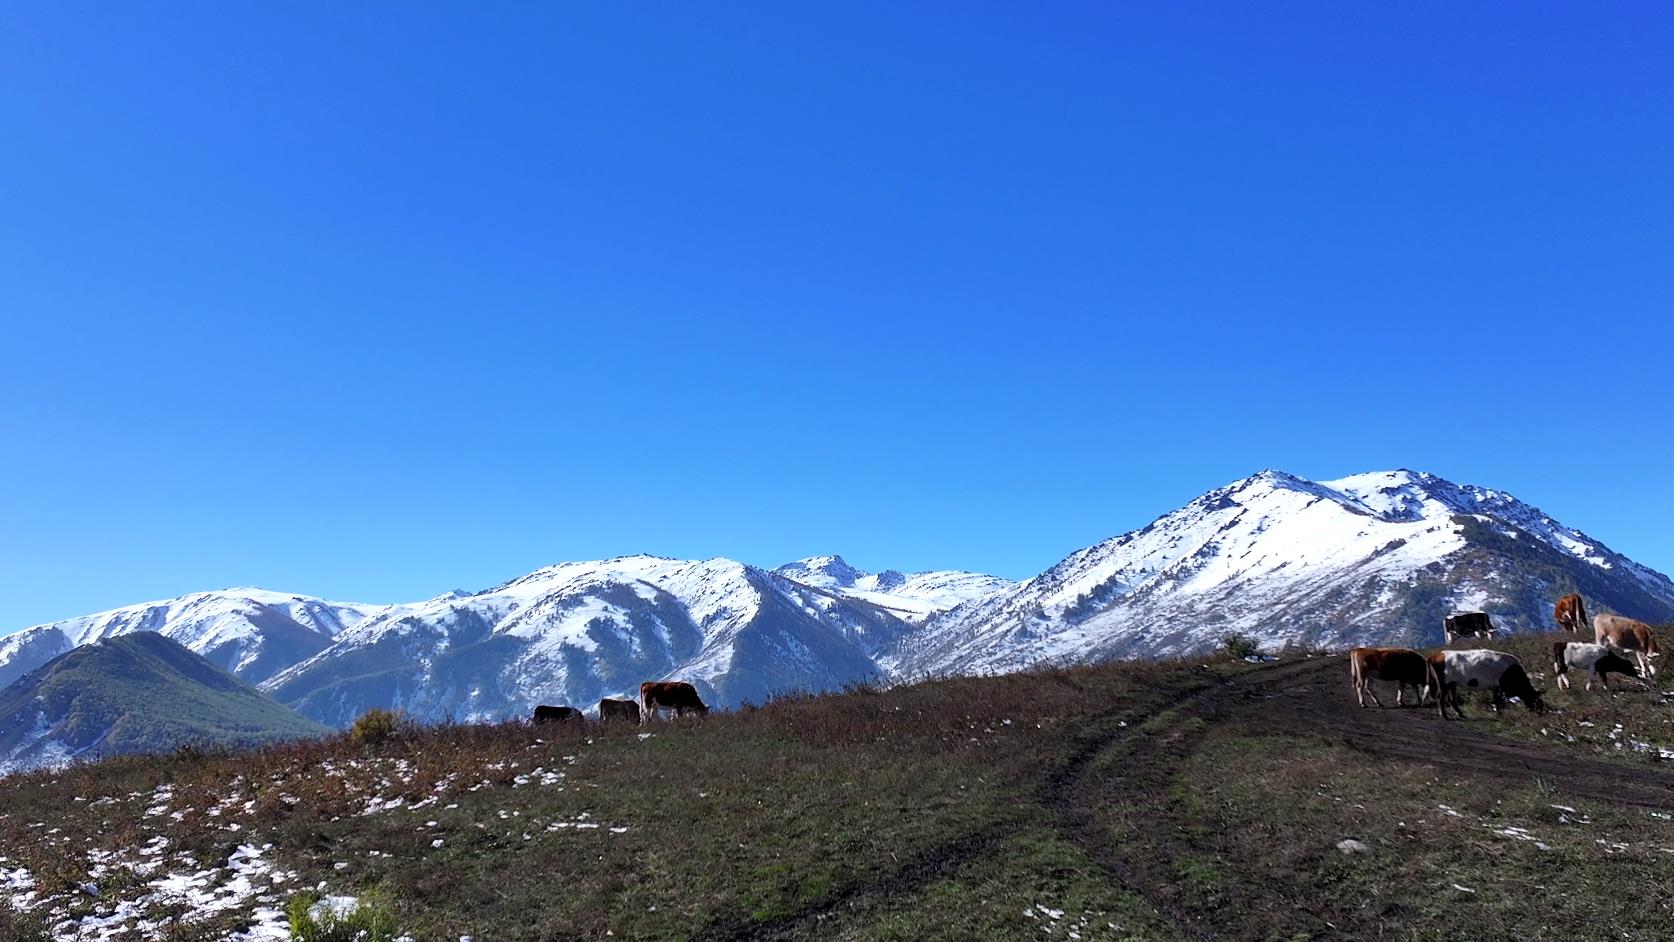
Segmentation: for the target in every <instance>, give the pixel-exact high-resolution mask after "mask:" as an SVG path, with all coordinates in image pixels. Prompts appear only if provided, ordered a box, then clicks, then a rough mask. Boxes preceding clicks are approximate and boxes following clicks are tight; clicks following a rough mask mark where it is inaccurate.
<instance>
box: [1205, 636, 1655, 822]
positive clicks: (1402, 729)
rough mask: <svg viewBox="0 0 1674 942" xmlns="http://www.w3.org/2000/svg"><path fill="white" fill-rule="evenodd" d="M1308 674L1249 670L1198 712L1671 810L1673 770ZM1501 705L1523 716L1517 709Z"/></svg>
mask: <svg viewBox="0 0 1674 942" xmlns="http://www.w3.org/2000/svg"><path fill="white" fill-rule="evenodd" d="M1302 663H1303V665H1305V668H1306V669H1303V670H1297V671H1287V672H1284V674H1283V675H1279V674H1278V673H1277V672H1272V673H1267V672H1263V673H1256V674H1251V675H1247V676H1246V677H1243V678H1240V680H1239V681H1238V682H1235V683H1233V684H1229V685H1227V686H1225V687H1222V688H1218V689H1217V690H1216V691H1215V695H1214V696H1213V697H1210V698H1208V699H1207V700H1206V701H1205V702H1204V703H1203V704H1202V705H1201V707H1200V709H1199V711H1198V715H1201V716H1203V717H1204V718H1205V719H1209V720H1211V721H1223V720H1231V719H1238V720H1244V721H1259V723H1260V728H1261V729H1262V730H1263V731H1264V732H1265V731H1271V732H1274V733H1280V734H1294V735H1314V736H1323V737H1325V738H1327V739H1331V740H1333V741H1336V742H1340V743H1342V744H1343V745H1346V746H1348V747H1349V748H1352V749H1354V750H1356V751H1358V752H1362V753H1365V754H1367V755H1372V756H1378V757H1381V758H1390V759H1401V760H1407V761H1412V762H1421V763H1425V764H1428V765H1431V766H1434V767H1436V768H1437V769H1439V770H1442V771H1447V772H1457V773H1462V774H1465V775H1469V776H1474V777H1477V778H1489V779H1496V780H1499V781H1511V782H1519V783H1532V782H1540V783H1543V784H1546V785H1549V786H1551V787H1552V788H1553V790H1555V791H1559V792H1564V793H1567V794H1569V795H1572V796H1575V797H1579V798H1587V799H1591V800H1594V801H1599V802H1604V803H1607V804H1613V805H1622V806H1626V807H1633V808H1650V809H1659V810H1665V811H1674V770H1668V771H1664V770H1662V769H1658V768H1653V767H1646V766H1636V765H1629V764H1626V763H1616V762H1609V761H1606V760H1601V759H1594V758H1589V757H1587V756H1580V755H1570V754H1566V753H1565V752H1564V751H1563V750H1561V749H1558V748H1555V747H1554V746H1549V745H1543V744H1540V743H1531V742H1521V741H1518V740H1514V739H1508V738H1506V737H1504V736H1500V735H1497V734H1496V733H1495V732H1494V731H1493V725H1494V721H1493V720H1492V719H1491V717H1492V714H1491V713H1489V712H1488V711H1487V709H1486V708H1481V707H1479V708H1477V709H1476V710H1474V711H1473V713H1472V714H1471V717H1470V718H1469V719H1466V720H1464V721H1460V720H1443V719H1441V717H1439V716H1437V715H1436V713H1435V711H1434V710H1433V709H1421V708H1418V707H1406V708H1398V707H1390V708H1378V707H1364V708H1363V707H1360V706H1359V705H1357V704H1356V703H1355V702H1354V699H1353V697H1352V695H1351V694H1350V693H1349V682H1348V661H1347V660H1346V659H1344V658H1340V657H1322V658H1316V659H1314V660H1312V661H1306V662H1302ZM1507 709H1512V710H1520V709H1522V707H1520V706H1515V705H1513V706H1509V707H1507Z"/></svg>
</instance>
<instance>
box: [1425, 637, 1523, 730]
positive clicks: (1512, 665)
mask: <svg viewBox="0 0 1674 942" xmlns="http://www.w3.org/2000/svg"><path fill="white" fill-rule="evenodd" d="M1428 673H1429V676H1430V687H1431V689H1433V690H1434V691H1435V693H1436V708H1437V709H1438V710H1440V711H1441V717H1442V719H1444V720H1445V719H1447V704H1448V702H1449V701H1451V702H1452V703H1453V712H1454V713H1457V714H1458V715H1459V718H1460V719H1464V718H1465V712H1464V711H1463V710H1461V709H1460V708H1459V707H1460V702H1459V688H1460V686H1465V687H1470V688H1472V689H1477V690H1490V691H1492V692H1493V694H1494V712H1495V713H1498V712H1499V711H1500V707H1501V706H1503V705H1504V704H1505V699H1506V697H1516V698H1517V699H1519V700H1521V701H1523V705H1524V706H1526V707H1528V708H1529V709H1531V710H1533V711H1535V712H1536V713H1545V712H1546V702H1545V701H1544V700H1543V699H1542V698H1541V696H1540V691H1538V690H1536V689H1535V688H1534V684H1533V683H1531V682H1530V681H1529V674H1528V672H1527V671H1525V670H1523V662H1522V661H1519V660H1517V658H1516V656H1515V655H1511V654H1506V653H1504V652H1502V651H1488V650H1484V649H1481V648H1478V649H1476V650H1472V651H1437V652H1436V653H1435V654H1432V655H1430V665H1429V671H1428Z"/></svg>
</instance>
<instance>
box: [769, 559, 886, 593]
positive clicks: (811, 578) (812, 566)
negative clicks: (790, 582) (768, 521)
mask: <svg viewBox="0 0 1674 942" xmlns="http://www.w3.org/2000/svg"><path fill="white" fill-rule="evenodd" d="M773 571H774V572H776V573H778V574H779V575H781V576H786V577H789V578H791V579H795V580H796V581H798V582H801V583H802V584H804V585H812V586H818V587H820V588H824V589H847V588H852V587H853V586H854V584H855V583H857V582H859V581H860V580H861V579H864V578H866V577H867V576H868V575H871V574H870V573H868V572H867V571H866V570H864V569H857V568H855V567H854V566H851V565H849V562H848V560H846V559H844V558H843V557H841V556H810V557H808V558H807V559H799V560H797V561H796V562H794V563H786V564H785V565H783V566H780V567H779V568H777V569H775V570H773Z"/></svg>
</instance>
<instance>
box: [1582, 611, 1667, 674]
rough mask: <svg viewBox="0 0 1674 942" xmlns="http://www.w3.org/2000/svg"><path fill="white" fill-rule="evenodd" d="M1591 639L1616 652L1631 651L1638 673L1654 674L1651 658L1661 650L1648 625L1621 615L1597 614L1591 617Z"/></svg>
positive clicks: (1655, 671) (1655, 670)
mask: <svg viewBox="0 0 1674 942" xmlns="http://www.w3.org/2000/svg"><path fill="white" fill-rule="evenodd" d="M1593 640H1594V641H1596V642H1598V643H1599V644H1602V645H1605V646H1606V647H1608V648H1610V650H1612V651H1615V652H1617V653H1621V652H1625V651H1632V652H1633V660H1634V663H1636V664H1638V665H1639V673H1640V674H1642V675H1643V676H1645V677H1655V676H1656V673H1657V666H1656V665H1655V664H1653V663H1651V658H1653V657H1661V656H1662V652H1661V651H1658V650H1657V636H1656V633H1655V632H1653V631H1651V626H1650V625H1647V624H1645V623H1644V622H1642V621H1639V620H1638V619H1635V618H1624V617H1623V616H1621V615H1599V616H1598V617H1596V618H1594V619H1593Z"/></svg>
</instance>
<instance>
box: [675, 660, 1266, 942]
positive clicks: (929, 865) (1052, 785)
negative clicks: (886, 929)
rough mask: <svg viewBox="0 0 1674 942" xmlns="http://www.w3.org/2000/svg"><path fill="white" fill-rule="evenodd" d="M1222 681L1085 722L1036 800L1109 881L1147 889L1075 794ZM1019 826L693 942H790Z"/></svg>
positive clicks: (918, 884) (713, 930)
mask: <svg viewBox="0 0 1674 942" xmlns="http://www.w3.org/2000/svg"><path fill="white" fill-rule="evenodd" d="M1281 666H1286V665H1275V668H1277V667H1281ZM1267 669H1269V670H1270V669H1274V668H1267ZM1225 683H1226V681H1225V680H1224V679H1220V678H1210V679H1208V684H1207V685H1206V686H1202V687H1195V688H1192V689H1190V690H1187V691H1184V692H1182V693H1179V694H1176V695H1174V696H1172V697H1170V698H1168V699H1167V700H1166V701H1164V702H1163V703H1160V704H1156V705H1154V706H1152V707H1150V708H1148V709H1145V710H1138V711H1134V710H1126V711H1124V709H1123V708H1121V707H1117V708H1114V709H1111V710H1109V711H1106V712H1104V713H1101V714H1098V715H1097V716H1095V717H1094V718H1093V719H1092V720H1090V721H1089V722H1088V724H1087V725H1088V726H1091V727H1096V728H1098V729H1100V730H1101V732H1099V733H1097V734H1094V735H1092V736H1089V737H1088V738H1087V739H1086V740H1085V741H1084V742H1082V743H1081V745H1080V746H1078V747H1077V748H1076V749H1075V750H1074V751H1073V752H1072V753H1071V754H1070V756H1069V758H1068V759H1066V760H1065V761H1064V762H1063V763H1062V764H1061V765H1060V766H1059V767H1058V769H1057V770H1055V771H1054V772H1053V773H1052V774H1051V775H1050V776H1048V777H1047V780H1046V782H1045V783H1044V784H1043V785H1042V787H1041V789H1040V790H1039V792H1038V793H1037V795H1036V800H1037V801H1038V802H1039V803H1040V804H1041V805H1042V806H1044V807H1045V808H1047V809H1048V810H1049V811H1051V812H1052V813H1053V816H1054V818H1055V819H1056V820H1057V822H1058V823H1059V829H1060V831H1065V828H1066V825H1065V820H1066V817H1069V818H1071V819H1072V820H1073V823H1072V824H1069V825H1067V827H1068V828H1069V829H1070V830H1068V831H1065V833H1066V836H1068V837H1070V838H1071V839H1072V840H1074V842H1075V843H1076V844H1077V845H1078V846H1080V847H1081V848H1082V849H1083V850H1084V851H1086V852H1088V853H1089V854H1091V855H1092V856H1093V859H1094V862H1095V863H1097V864H1098V865H1099V867H1100V868H1101V869H1103V870H1104V871H1105V872H1106V873H1107V874H1108V875H1109V876H1111V877H1112V878H1114V879H1116V880H1118V881H1120V882H1121V883H1122V884H1124V885H1126V886H1128V887H1129V888H1130V889H1133V890H1135V892H1143V891H1142V890H1140V889H1139V887H1138V886H1136V885H1134V884H1132V883H1130V882H1129V880H1128V879H1126V878H1125V877H1124V874H1123V873H1121V872H1120V871H1119V870H1116V869H1112V867H1111V865H1112V864H1119V861H1118V860H1117V859H1116V857H1115V856H1114V853H1113V852H1112V851H1111V850H1110V848H1108V847H1101V846H1100V845H1099V844H1098V843H1097V838H1098V832H1097V829H1096V828H1094V827H1093V826H1092V822H1091V820H1090V819H1088V818H1086V816H1085V815H1084V814H1083V813H1082V812H1081V811H1080V809H1079V806H1077V805H1076V803H1075V797H1074V796H1075V793H1076V791H1077V789H1078V787H1079V784H1080V782H1081V781H1082V779H1083V778H1084V776H1085V774H1086V772H1087V769H1088V768H1089V767H1090V766H1091V765H1092V764H1093V762H1094V761H1096V760H1097V759H1098V758H1099V757H1100V756H1102V755H1104V754H1105V753H1106V752H1107V751H1108V750H1109V749H1111V748H1112V747H1114V746H1115V745H1117V744H1118V743H1120V742H1122V741H1124V740H1128V739H1134V738H1136V737H1135V734H1136V733H1137V732H1138V729H1139V727H1140V726H1142V725H1144V724H1145V723H1147V722H1149V721H1150V720H1152V719H1153V718H1155V717H1158V716H1161V715H1163V714H1166V713H1168V712H1170V711H1172V710H1176V709H1178V708H1179V707H1180V706H1182V705H1183V704H1186V703H1189V702H1191V701H1193V700H1195V699H1197V698H1200V697H1202V696H1204V695H1205V694H1206V693H1208V692H1209V691H1210V690H1212V689H1214V688H1215V687H1216V686H1219V685H1221V684H1225ZM1124 724H1125V725H1124ZM1137 738H1139V739H1144V738H1147V737H1137ZM1015 829H1016V825H1013V824H996V825H994V826H992V827H988V828H985V829H983V830H981V831H978V832H976V833H974V834H971V835H968V836H966V837H963V838H960V839H958V840H955V841H951V842H948V843H945V844H940V845H936V846H934V847H931V848H929V849H927V850H925V851H924V852H922V853H920V854H919V855H918V856H917V857H915V858H913V859H912V860H911V862H909V863H908V864H907V865H905V866H903V867H901V868H899V869H897V870H894V871H892V872H890V873H889V874H887V875H885V876H883V877H880V878H878V879H876V880H871V881H867V882H864V883H860V884H855V885H853V886H850V887H848V888H846V889H844V890H842V891H840V892H839V893H837V894H836V895H834V896H831V897H827V898H826V899H823V900H820V901H819V902H817V903H814V904H813V905H811V906H808V907H806V908H804V909H801V910H799V911H797V912H795V913H792V914H790V915H787V916H783V917H780V918H777V919H772V920H767V921H760V922H758V921H752V920H749V919H747V918H742V919H731V920H722V921H717V922H712V923H710V924H709V925H708V926H706V927H705V928H704V929H702V930H701V931H699V932H698V933H696V934H695V935H693V936H692V939H693V942H723V940H724V942H769V940H777V939H784V938H787V937H789V936H791V935H793V934H795V933H798V932H801V931H803V930H806V929H809V928H811V927H814V926H817V925H818V924H820V923H821V922H824V921H825V920H827V919H831V918H834V917H837V916H840V915H842V914H844V913H847V912H851V911H854V910H857V909H860V908H862V907H864V906H867V905H870V904H872V903H876V902H879V901H881V900H885V899H889V898H890V897H893V896H899V895H903V894H906V893H911V892H914V891H916V890H919V889H922V888H923V887H925V886H928V885H929V884H931V883H933V882H935V881H936V880H939V879H942V878H944V877H947V876H951V875H952V874H954V873H956V872H958V871H959V870H960V869H961V868H963V867H964V866H965V865H966V864H967V863H970V862H971V861H973V860H975V859H977V858H978V857H980V856H982V855H984V854H986V853H988V852H990V851H992V850H994V849H996V848H998V847H999V846H1000V845H1001V844H1002V843H1004V841H1005V840H1006V839H1007V838H1009V837H1011V836H1012V834H1013V833H1014V831H1015ZM1159 911H1160V910H1159ZM1164 915H1168V914H1167V913H1164ZM1170 918H1171V919H1172V918H1173V917H1172V916H1170Z"/></svg>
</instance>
